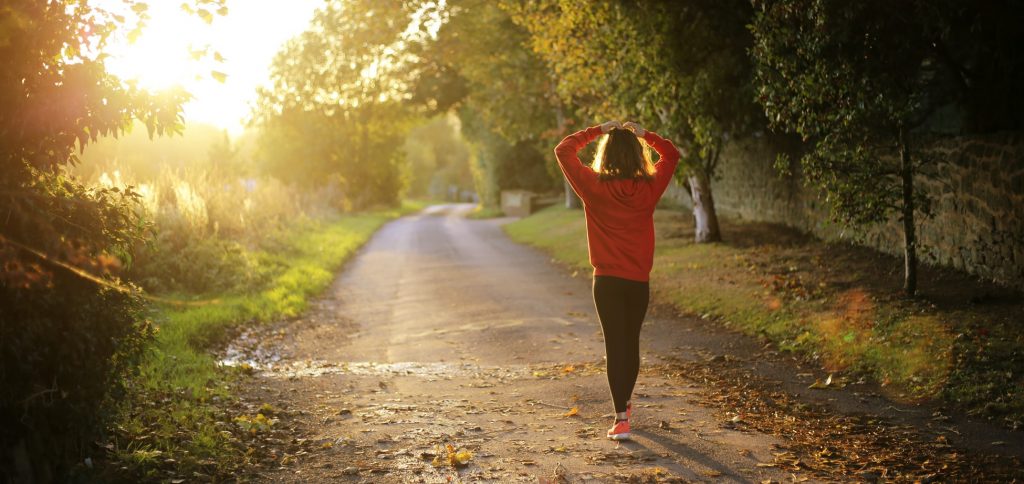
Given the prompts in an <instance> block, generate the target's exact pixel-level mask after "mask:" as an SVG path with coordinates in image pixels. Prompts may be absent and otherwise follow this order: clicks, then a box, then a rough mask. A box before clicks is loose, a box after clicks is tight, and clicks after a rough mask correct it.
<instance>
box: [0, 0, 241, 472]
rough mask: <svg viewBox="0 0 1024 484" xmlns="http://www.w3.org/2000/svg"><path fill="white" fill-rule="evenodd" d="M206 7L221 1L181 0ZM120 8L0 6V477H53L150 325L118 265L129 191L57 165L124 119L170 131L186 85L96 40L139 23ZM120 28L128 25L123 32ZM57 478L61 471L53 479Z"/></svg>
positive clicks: (125, 238)
mask: <svg viewBox="0 0 1024 484" xmlns="http://www.w3.org/2000/svg"><path fill="white" fill-rule="evenodd" d="M188 3H189V5H191V6H192V7H193V8H194V9H195V10H196V11H197V12H198V11H202V12H205V13H206V14H208V15H212V14H210V10H211V9H213V10H220V9H221V8H223V2H221V1H219V0H213V1H208V0H195V1H192V2H188ZM124 7H125V9H124V10H125V12H123V13H117V12H112V11H109V10H105V9H101V8H98V7H95V6H93V4H92V3H90V2H86V1H84V0H63V1H48V2H39V1H35V0H12V1H8V2H4V5H3V7H2V8H0V58H3V59H4V69H3V70H0V212H3V214H4V216H3V217H2V218H0V264H2V266H3V271H2V273H0V341H3V342H4V343H3V346H2V347H0V368H3V371H2V372H0V387H2V388H3V389H4V391H3V394H2V396H0V452H2V453H0V469H2V471H0V473H2V474H0V479H3V480H13V481H33V480H38V481H49V480H55V479H56V478H57V477H59V476H60V475H61V474H62V473H63V472H65V471H66V470H67V467H66V466H65V463H66V461H68V460H70V459H75V460H78V459H80V458H81V454H80V453H79V452H81V451H82V450H83V449H84V448H85V446H87V445H89V444H88V443H89V442H92V440H93V436H94V432H96V431H97V430H98V427H99V426H100V425H101V424H102V423H103V422H104V418H103V417H104V416H105V415H104V414H103V413H102V412H101V409H102V408H103V407H102V405H101V404H102V402H103V400H104V398H106V397H107V396H109V395H111V394H112V393H113V392H115V391H116V390H117V389H118V388H119V386H120V384H121V382H122V381H123V377H124V376H125V374H127V373H128V372H129V371H130V370H131V368H132V366H133V363H134V361H135V358H136V357H137V356H138V355H139V354H140V352H141V348H142V344H143V343H144V342H145V340H146V338H147V337H148V335H150V334H151V332H150V327H149V323H148V321H146V319H145V318H144V316H143V314H142V311H141V309H142V307H141V301H140V299H139V297H138V295H137V293H136V292H135V291H133V290H132V289H131V288H130V287H129V286H128V285H127V284H126V283H124V282H121V281H120V280H119V279H118V278H117V276H116V274H117V272H118V271H117V269H118V268H119V267H121V266H123V265H126V264H130V262H131V257H132V249H133V247H134V246H135V245H136V244H137V243H138V242H140V241H141V240H142V239H143V237H144V235H145V233H144V231H143V229H144V226H142V224H141V222H140V220H139V218H138V217H137V216H136V215H135V210H134V208H135V200H136V195H135V194H134V193H133V192H132V191H131V190H130V189H128V190H122V189H105V188H89V187H86V186H84V185H82V184H81V183H80V182H79V181H78V180H76V179H75V178H73V177H71V176H69V175H68V174H67V172H66V168H67V167H68V166H69V165H73V164H74V163H76V162H77V153H78V152H80V150H81V149H82V148H84V147H85V146H86V145H88V144H89V143H92V142H93V141H95V140H96V139H97V137H98V136H101V135H114V136H117V135H119V134H122V133H123V132H124V131H125V130H126V129H129V127H130V126H131V123H132V122H133V121H134V120H138V121H140V122H141V123H142V124H143V125H145V126H146V127H147V129H148V131H149V133H150V135H154V134H165V133H176V132H180V130H181V125H182V124H181V121H182V119H181V106H182V103H183V102H184V101H185V100H186V99H187V97H188V95H187V93H184V92H182V91H168V92H164V93H150V92H147V91H143V90H141V89H139V88H137V87H136V86H134V85H131V84H128V83H125V82H122V81H121V80H120V79H118V78H116V77H115V76H113V75H111V74H109V73H108V72H107V71H106V69H105V67H104V63H103V50H104V48H105V47H106V45H107V43H108V40H109V39H110V38H111V36H112V35H114V34H115V33H124V32H125V31H129V30H130V31H133V32H134V31H137V30H138V29H140V28H142V26H143V25H144V23H145V20H146V10H147V5H146V4H145V3H144V2H137V1H132V0H126V1H125V2H124ZM129 35H130V34H129ZM61 480H64V479H61Z"/></svg>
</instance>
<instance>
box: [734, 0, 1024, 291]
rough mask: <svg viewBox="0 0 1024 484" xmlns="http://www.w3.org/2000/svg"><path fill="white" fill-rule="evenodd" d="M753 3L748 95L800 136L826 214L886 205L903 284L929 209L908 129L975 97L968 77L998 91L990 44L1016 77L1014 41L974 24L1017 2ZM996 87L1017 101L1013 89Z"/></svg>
mask: <svg viewBox="0 0 1024 484" xmlns="http://www.w3.org/2000/svg"><path fill="white" fill-rule="evenodd" d="M756 6H757V13H756V17H755V19H754V22H753V24H752V25H751V31H752V32H753V34H754V37H755V39H756V43H755V46H754V48H753V49H752V52H751V53H752V56H753V59H754V62H755V65H756V76H757V80H758V83H759V84H760V87H759V90H758V93H757V100H758V102H759V103H760V104H761V105H762V106H763V107H764V111H765V113H766V114H767V117H768V119H769V121H770V124H771V126H772V127H773V128H776V129H780V130H787V131H792V132H796V133H798V134H799V135H801V136H802V137H803V139H804V140H805V141H806V142H807V143H808V150H807V152H806V154H804V155H803V156H802V157H801V159H800V163H801V167H802V170H803V174H804V176H805V178H806V180H807V182H808V183H810V184H811V185H812V186H816V187H818V188H820V189H821V190H823V192H824V193H825V195H826V200H827V202H828V203H829V204H830V207H831V209H832V214H833V217H834V218H835V219H836V220H838V221H839V222H842V223H844V224H848V225H864V224H871V223H878V222H883V221H886V220H888V219H889V217H890V216H891V215H892V214H896V216H897V217H898V218H899V220H900V221H901V222H902V227H903V235H904V243H903V254H904V279H903V288H904V291H905V292H906V293H907V294H911V295H912V294H914V293H915V292H916V291H917V245H918V242H917V236H916V231H915V220H916V217H917V215H918V214H919V213H920V214H923V215H925V216H927V214H928V204H927V201H928V200H927V198H926V197H925V194H923V193H921V192H919V191H917V190H915V183H914V181H915V177H918V176H921V172H920V170H919V167H920V165H921V164H922V163H925V162H927V161H928V160H927V159H925V158H924V157H922V156H921V155H920V154H919V152H918V151H917V148H918V146H919V145H918V144H917V143H916V139H917V138H919V137H920V135H923V134H924V131H926V129H927V126H926V124H927V122H928V120H929V118H930V117H931V115H932V114H933V113H934V112H935V111H936V110H937V109H939V108H942V107H945V106H954V107H956V106H957V103H962V102H964V101H968V100H970V99H972V98H978V95H977V90H978V89H979V88H981V89H985V88H989V87H992V86H1003V89H1002V90H1001V91H999V92H1002V93H1004V94H1008V93H1006V88H1007V86H1006V85H1005V84H1004V83H1005V82H1006V81H1005V80H1003V79H999V80H998V81H997V80H996V78H998V77H999V76H993V75H991V72H992V69H991V68H990V67H986V66H984V65H983V63H984V62H985V61H993V60H994V59H997V58H999V57H1000V55H999V54H1000V53H1001V54H1002V55H1004V56H1005V59H1015V60H1013V61H1010V62H1004V63H1003V65H1008V66H1011V67H1009V68H1007V69H1005V70H1004V71H1002V74H1011V75H1010V76H1008V77H1009V78H1011V79H1020V78H1021V67H1020V66H1021V65H1022V63H1021V60H1020V59H1021V55H1020V54H1019V53H1017V52H1016V51H1017V50H1019V49H1018V48H1017V47H1015V44H1014V43H1013V42H1011V41H1009V39H1006V38H999V36H998V35H987V34H986V35H982V36H978V35H976V34H974V33H976V32H979V31H984V30H988V29H989V28H991V27H993V26H995V25H1003V26H1004V28H1009V25H1008V24H1006V21H1002V22H999V21H995V22H992V21H993V20H994V18H993V17H994V16H993V15H992V13H993V11H995V12H999V13H1002V14H1003V15H1004V18H1013V15H1012V12H1016V13H1017V14H1018V15H1019V14H1020V11H1021V7H1020V6H1017V5H1016V4H1014V3H1013V2H1005V3H1001V4H1000V2H993V3H992V4H986V5H974V4H973V2H968V3H964V2H955V1H952V0H950V1H939V2H932V1H929V2H925V1H902V2H886V1H881V0H879V1H869V2H822V1H818V0H772V1H759V2H757V3H756ZM997 15H998V14H997ZM1017 18H1019V16H1018V17H1017ZM988 22H992V23H988ZM997 30H1000V29H997ZM1000 31H1004V32H1005V31H1006V30H1005V29H1004V30H1000ZM972 32H973V33H972ZM1017 38H1018V39H1019V38H1020V34H1017ZM1018 45H1019V44H1018ZM979 61H981V62H979ZM1013 89H1015V90H1019V89H1020V87H1019V86H1015V87H1013ZM1007 97H1008V98H1009V99H1008V101H1007V102H1009V103H1012V104H1015V105H1017V106H1020V101H1019V98H1016V99H1015V98H1014V97H1012V96H1007ZM971 105H972V103H970V102H967V103H966V106H967V108H968V109H967V111H968V112H970V111H971V109H970V107H971ZM1015 116H1019V113H1018V114H1016V115H1015ZM1017 123H1019V121H1017ZM783 161H784V160H783ZM780 165H785V163H782V164H780Z"/></svg>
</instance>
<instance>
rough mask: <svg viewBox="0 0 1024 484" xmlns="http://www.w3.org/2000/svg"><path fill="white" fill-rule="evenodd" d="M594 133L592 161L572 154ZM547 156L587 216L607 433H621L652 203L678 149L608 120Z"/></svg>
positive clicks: (642, 305)
mask: <svg viewBox="0 0 1024 484" xmlns="http://www.w3.org/2000/svg"><path fill="white" fill-rule="evenodd" d="M602 134H606V135H607V136H605V137H604V138H603V139H602V140H601V142H600V144H599V145H598V148H597V154H596V155H595V156H594V163H593V166H592V167H591V166H586V165H584V164H583V163H581V162H580V159H579V156H578V155H577V154H578V153H579V151H580V149H582V148H583V147H584V146H586V145H587V144H588V143H590V142H591V141H594V140H595V139H597V138H598V137H599V136H601V135H602ZM640 139H643V140H644V141H645V142H647V144H648V145H650V146H651V147H653V148H654V150H655V151H657V152H658V156H659V157H660V159H659V160H658V163H657V164H652V163H651V159H650V156H649V154H648V153H649V152H648V151H647V150H645V149H644V147H643V146H642V145H641V143H640ZM555 156H556V157H557V158H558V164H559V166H561V168H562V173H564V174H565V178H566V179H567V180H569V184H570V185H572V188H573V190H575V191H576V194H577V195H579V197H580V199H581V200H583V207H584V213H585V214H586V219H587V245H588V246H589V249H590V264H591V265H593V266H594V306H596V307H597V315H598V318H599V319H600V320H601V331H602V332H603V333H604V346H605V354H606V356H607V369H608V386H609V387H610V389H611V394H612V403H613V404H614V405H615V423H614V424H613V425H612V428H611V429H609V430H608V438H610V439H612V440H626V439H629V417H630V415H631V414H632V405H631V404H630V402H629V399H630V396H631V395H632V394H633V386H634V385H635V384H636V378H637V375H638V374H639V373H640V326H641V325H642V324H643V321H644V316H645V315H646V314H647V301H648V297H649V295H650V286H649V284H648V281H649V279H650V273H651V266H652V265H653V263H654V206H655V205H656V204H657V203H658V199H660V198H661V195H662V193H664V192H665V188H666V187H668V183H669V181H671V180H672V173H673V172H675V169H676V165H677V164H678V163H679V151H678V150H677V149H676V147H675V146H674V145H673V144H672V142H671V141H668V140H666V139H664V138H662V137H660V136H658V135H657V134H655V133H652V132H650V131H646V130H644V129H643V128H642V127H640V126H639V125H637V124H636V123H632V122H629V123H626V124H625V125H621V124H619V122H618V121H609V122H607V123H604V124H602V125H600V126H593V127H590V128H587V129H585V130H583V131H578V132H576V133H573V134H571V135H569V136H567V137H565V139H563V140H562V142H561V143H559V144H558V146H557V147H556V148H555Z"/></svg>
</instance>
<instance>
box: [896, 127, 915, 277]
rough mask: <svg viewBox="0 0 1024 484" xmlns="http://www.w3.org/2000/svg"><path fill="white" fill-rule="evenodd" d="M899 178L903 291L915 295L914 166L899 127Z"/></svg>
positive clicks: (904, 134) (907, 145)
mask: <svg viewBox="0 0 1024 484" xmlns="http://www.w3.org/2000/svg"><path fill="white" fill-rule="evenodd" d="M899 145H900V176H901V178H902V179H903V291H904V292H906V293H907V295H908V296H913V295H915V294H917V234H916V233H915V230H914V165H913V163H912V162H911V159H910V146H909V145H910V143H909V142H908V141H907V135H906V133H905V132H904V128H903V127H902V126H901V127H900V132H899Z"/></svg>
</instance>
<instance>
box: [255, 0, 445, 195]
mask: <svg viewBox="0 0 1024 484" xmlns="http://www.w3.org/2000/svg"><path fill="white" fill-rule="evenodd" d="M417 7H418V6H417V5H415V4H414V2H400V1H385V2H370V1H367V0H336V1H333V2H329V3H328V4H327V5H326V6H325V7H323V8H321V9H320V10H318V11H317V12H316V14H315V16H314V18H313V21H312V24H311V26H310V28H309V29H308V30H307V31H306V32H304V33H303V34H302V35H300V36H299V37H297V38H295V39H293V40H291V41H290V42H289V43H288V44H287V45H286V46H285V48H284V49H283V50H282V51H281V52H280V53H278V55H277V56H276V57H275V60H274V62H273V65H272V67H271V80H272V83H273V85H272V86H271V87H270V88H267V89H261V90H260V93H259V100H258V103H257V108H256V111H255V116H254V124H255V125H257V126H258V127H259V128H260V129H261V131H262V132H263V137H262V139H261V143H260V144H261V146H262V153H263V156H264V157H265V158H266V160H265V167H266V169H267V171H269V172H270V173H271V174H274V175H275V176H278V177H281V178H283V179H285V180H289V181H293V182H298V183H303V184H305V185H307V186H316V185H322V184H324V183H326V182H327V181H328V180H334V181H337V182H338V183H339V184H340V185H341V188H342V193H343V197H344V199H343V200H340V201H339V203H340V204H341V205H342V206H345V207H351V208H363V207H367V206H371V205H375V204H394V203H397V201H398V196H399V194H400V192H401V189H402V169H403V167H402V163H403V161H402V151H401V147H402V141H401V140H402V139H403V138H404V137H405V133H406V131H407V130H408V128H409V127H410V124H411V121H412V119H413V116H414V114H415V113H414V112H413V111H411V110H409V109H407V106H406V99H405V98H407V97H408V94H407V93H408V92H409V91H410V89H411V88H410V86H409V85H408V83H407V81H406V78H405V76H404V73H405V72H406V69H407V65H408V63H409V57H408V53H407V51H406V48H405V47H406V45H407V44H408V43H410V42H417V41H419V39H420V38H421V37H422V36H423V35H425V34H424V33H422V32H421V31H420V30H419V29H417V28H415V27H416V26H417V23H416V22H415V21H414V15H419V14H417V12H418V11H419V10H420V9H419V8H417ZM421 14H422V15H425V16H428V17H429V13H428V12H427V13H421ZM410 27H413V28H412V29H410ZM297 165H298V166H303V167H305V169H303V170H296V169H295V166H297Z"/></svg>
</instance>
